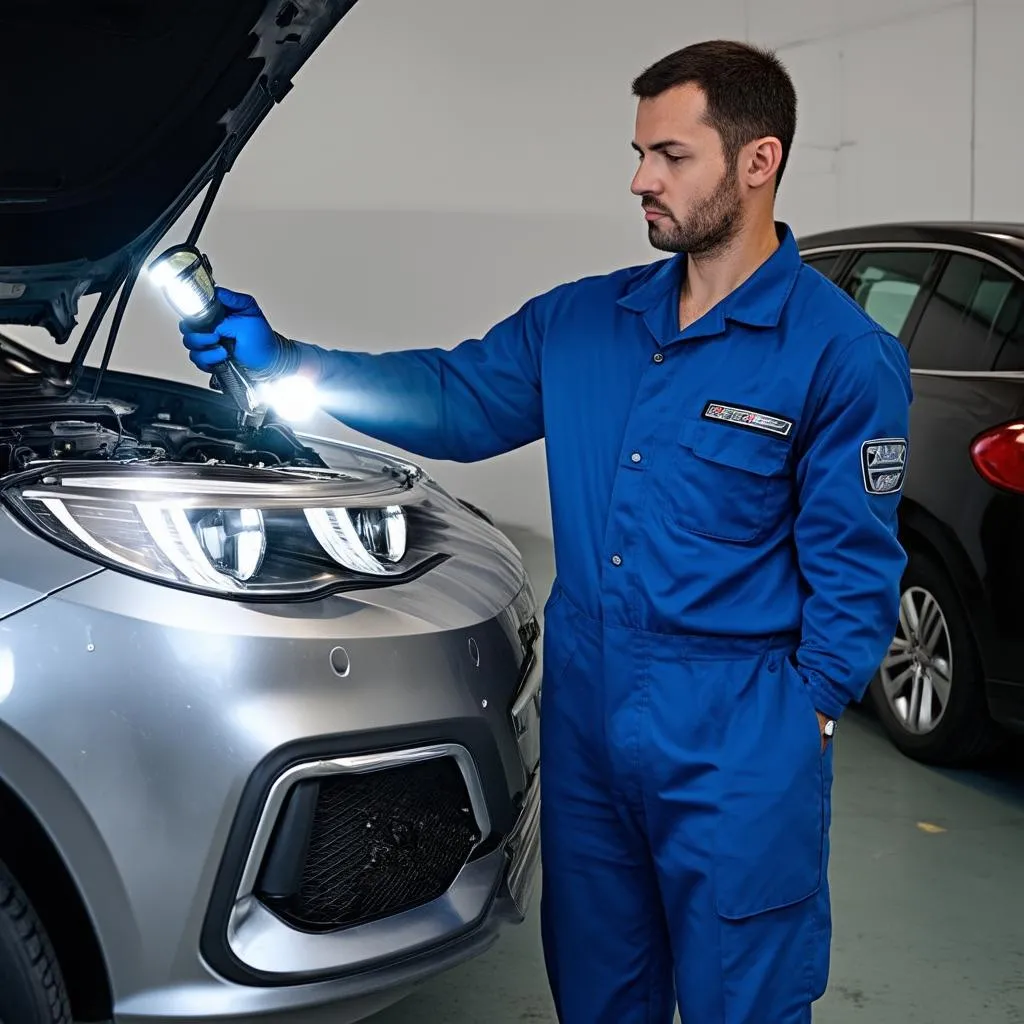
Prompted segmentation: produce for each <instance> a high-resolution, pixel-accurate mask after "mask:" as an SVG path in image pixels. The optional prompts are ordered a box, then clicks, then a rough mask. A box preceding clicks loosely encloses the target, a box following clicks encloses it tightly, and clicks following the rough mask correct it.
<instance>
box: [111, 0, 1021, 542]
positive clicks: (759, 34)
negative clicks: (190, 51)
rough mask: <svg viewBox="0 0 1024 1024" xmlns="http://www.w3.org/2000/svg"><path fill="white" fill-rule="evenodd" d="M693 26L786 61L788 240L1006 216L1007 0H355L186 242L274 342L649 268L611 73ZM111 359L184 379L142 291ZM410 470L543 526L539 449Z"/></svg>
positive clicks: (378, 330) (461, 330)
mask: <svg viewBox="0 0 1024 1024" xmlns="http://www.w3.org/2000/svg"><path fill="white" fill-rule="evenodd" d="M714 36H726V37H733V38H746V39H749V40H751V41H755V42H758V43H763V44H768V45H771V46H774V47H776V48H777V49H778V51H779V53H780V55H781V56H782V57H783V59H784V60H785V61H786V63H787V64H788V66H789V67H790V69H791V71H792V73H793V75H794V78H795V80H796V84H797V88H798V91H799V97H800V104H801V109H800V120H799V126H798V132H797V147H796V151H795V153H794V155H793V158H792V164H791V168H790V170H789V171H788V174H787V180H786V181H785V183H784V185H783V189H782V194H781V196H780V215H781V216H782V217H784V218H785V219H787V220H789V221H790V223H792V224H793V225H794V227H795V229H796V231H797V233H798V234H799V233H805V232H809V231H813V230H817V229H820V228H826V227H831V226H834V225H843V224H851V223H856V222H858V221H865V220H886V219H896V218H899V219H906V218H969V217H972V216H973V217H976V218H985V217H992V218H1001V219H1020V220H1024V196H1022V191H1021V185H1020V182H1019V180H1018V175H1019V168H1020V167H1022V166H1024V129H1022V128H1021V126H1020V120H1019V117H1018V116H1017V115H1018V110H1019V99H1018V97H1020V96H1021V95H1024V61H1022V60H1021V40H1022V39H1024V0H973V2H972V0H966V2H948V0H713V2H712V0H630V2H629V3H621V2H614V3H613V2H611V0H516V2H510V0H360V3H359V4H357V6H356V8H355V9H354V10H353V11H352V13H351V14H350V15H348V17H347V18H346V19H345V21H344V22H343V23H342V25H341V26H340V27H339V28H338V29H337V30H336V32H335V34H334V36H333V38H331V39H330V40H329V41H328V43H327V44H325V46H324V47H323V48H322V49H321V51H319V52H318V53H317V54H316V55H315V57H314V58H313V60H312V61H311V63H310V64H309V65H307V67H306V68H305V69H304V70H303V71H302V73H301V74H300V76H299V77H298V79H297V80H296V87H295V89H294V91H293V92H292V93H291V95H290V96H288V98H287V99H286V100H285V102H284V104H283V105H282V106H281V107H280V108H279V109H278V110H276V111H274V112H273V113H272V115H271V116H270V118H269V119H268V120H267V121H266V122H265V124H264V125H263V127H262V128H261V130H260V132H259V133H258V135H257V136H256V138H254V139H253V140H252V142H251V143H250V145H249V147H248V148H247V149H246V151H245V152H244V153H243V155H242V157H241V158H240V160H239V162H238V163H237V165H236V167H235V169H234V170H233V171H232V173H231V174H230V176H229V178H228V181H227V182H226V183H225V187H224V191H223V193H222V196H221V199H220V201H219V206H218V209H217V212H216V214H215V216H214V217H213V219H212V221H211V223H210V226H209V229H208V232H207V234H206V235H205V237H204V243H205V245H206V248H207V250H208V251H209V252H210V254H211V256H212V257H213V259H214V261H215V265H216V269H217V271H218V276H219V279H220V280H221V281H222V283H224V284H227V285H229V286H234V287H237V288H240V289H243V290H249V291H252V292H254V293H255V294H256V295H257V296H258V297H259V298H260V299H261V301H262V302H263V304H264V306H265V308H266V309H267V310H268V311H269V312H270V314H271V315H272V317H273V320H274V323H275V326H277V327H278V328H279V329H280V330H282V331H284V332H286V333H290V334H292V335H293V336H297V337H307V338H311V339H315V340H318V341H320V342H321V343H324V344H328V345H332V344H333V345H339V346H352V347H360V348H370V349H377V350H379V349H388V348H401V347H408V346H413V345H420V344H429V345H435V344H440V345H446V346H447V345H451V344H453V343H455V342H456V341H458V340H460V339H462V338H464V337H467V336H476V335H479V333H481V332H483V331H484V330H486V328H487V327H488V326H489V325H490V324H491V323H492V322H493V321H494V320H495V319H496V318H498V317H500V316H502V315H504V314H505V313H507V312H510V311H511V310H512V309H514V308H515V307H516V306H518V305H519V304H520V302H521V301H522V300H523V299H525V298H526V297H528V296H529V295H531V294H533V293H535V292H537V291H539V290H542V289H546V288H547V287H549V286H551V285H553V284H555V283H557V282H558V281H560V280H563V279H567V278H571V277H575V276H579V275H582V274H585V273H591V272H595V271H600V270H605V269H611V268H614V267H616V266H621V265H625V264H629V263H634V262H642V261H646V260H648V259H651V258H654V257H655V256H657V255H659V254H656V253H654V252H652V251H651V250H650V249H649V248H648V247H647V244H646V232H645V228H644V225H643V222H642V220H641V218H640V215H639V212H638V201H637V200H636V199H635V198H634V197H632V196H631V195H630V193H629V189H628V186H629V180H630V177H631V175H632V173H633V169H634V166H635V165H634V156H633V154H632V153H631V151H630V148H629V142H630V139H631V136H632V128H633V114H634V102H633V100H632V98H631V96H630V92H629V84H630V81H631V79H632V78H633V76H634V75H636V74H637V73H638V72H639V71H641V70H642V69H643V68H644V67H645V66H646V65H647V64H649V63H651V62H653V61H654V60H656V59H657V58H659V57H661V56H663V55H664V54H665V53H667V52H668V51H670V50H672V49H674V48H676V47H678V46H682V45H685V44H686V43H689V42H693V41H696V40H699V39H702V38H708V37H714ZM116 362H117V365H119V366H121V367H124V368H130V369H136V370H144V371H147V372H154V373H161V374H166V375H170V376H177V377H186V378H188V377H189V376H190V372H189V371H190V367H189V364H188V363H187V362H185V360H184V357H183V355H182V353H181V351H180V349H179V348H178V346H177V335H176V334H175V332H174V329H173V322H172V321H171V319H170V318H169V316H168V315H167V312H166V311H165V310H164V309H163V308H160V307H158V306H156V305H154V304H153V303H152V301H151V299H150V298H149V297H148V296H146V295H144V294H143V295H140V296H139V297H138V299H137V300H136V302H135V307H134V309H133V310H132V311H131V312H130V314H129V316H128V317H127V319H126V322H125V325H124V328H123V335H122V339H121V343H120V345H119V352H118V358H117V360H116ZM196 379H197V378H196ZM323 426H325V425H324V424H323V423H320V424H318V427H323ZM328 429H330V430H331V431H332V432H333V433H335V434H337V435H338V436H342V437H354V436H355V435H352V434H351V433H349V432H348V431H346V430H345V429H344V428H339V427H336V426H333V425H328ZM357 440H361V441H365V440H366V439H365V438H357ZM428 465H429V466H430V468H431V469H432V470H433V471H435V472H436V473H437V474H438V475H439V476H440V478H441V479H442V480H444V481H445V482H447V483H448V484H450V485H451V486H452V487H453V488H455V489H456V490H458V491H460V492H461V493H463V494H464V495H466V496H467V497H469V498H471V499H473V500H476V501H479V502H480V503H482V504H484V505H486V506H488V507H490V508H491V509H493V510H494V511H496V512H498V513H499V515H501V517H502V518H503V519H504V520H506V521H508V522H512V523H517V524H520V525H523V526H527V527H531V528H533V529H537V530H540V531H546V530H547V529H548V505H547V497H546V490H545V488H546V484H545V478H544V462H543V452H542V449H541V447H540V446H539V445H535V446H533V447H531V448H530V449H527V450H526V451H524V452H520V453H517V454H515V455H511V456H504V457H500V458H498V459H495V460H492V461H491V462H489V463H486V464H482V465H476V466H471V467H463V466H456V465H447V464H446V465H443V466H438V465H436V464H428Z"/></svg>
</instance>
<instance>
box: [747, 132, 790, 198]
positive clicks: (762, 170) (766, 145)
mask: <svg viewBox="0 0 1024 1024" xmlns="http://www.w3.org/2000/svg"><path fill="white" fill-rule="evenodd" d="M781 165H782V143H781V142H780V141H779V140H778V139H776V138H774V137H773V136H768V137H766V138H763V139H757V140H755V141H754V142H751V143H749V144H748V145H746V146H744V147H743V149H742V151H741V152H740V159H739V172H740V181H742V182H743V183H744V184H745V185H747V186H748V187H750V188H762V187H763V186H765V185H767V184H769V183H771V182H772V181H774V180H775V178H776V176H777V175H778V172H779V167H780V166H781Z"/></svg>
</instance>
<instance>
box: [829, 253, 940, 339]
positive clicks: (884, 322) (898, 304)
mask: <svg viewBox="0 0 1024 1024" xmlns="http://www.w3.org/2000/svg"><path fill="white" fill-rule="evenodd" d="M933 258H934V253H932V252H931V251H930V250H926V249H910V250H903V251H899V250H892V251H889V250H878V251H874V252H865V253H862V254H861V255H860V256H858V257H857V259H856V260H855V261H854V264H853V266H852V267H851V268H850V272H849V274H848V275H847V278H846V283H845V284H844V288H845V289H846V291H847V292H849V293H850V295H852V296H853V298H854V299H855V300H856V301H857V302H858V303H859V304H860V305H861V306H862V307H863V308H864V311H865V312H866V313H867V315H868V316H869V317H871V319H872V320H874V321H875V322H876V323H878V324H880V325H881V326H882V327H884V328H885V329H886V330H887V331H889V333H890V334H895V335H896V337H897V338H901V339H903V329H904V326H905V325H906V322H907V317H908V316H909V315H910V310H911V307H912V306H913V305H914V300H915V299H916V298H917V296H918V294H919V293H920V291H921V288H922V287H923V286H924V280H925V276H926V275H927V273H928V268H929V267H930V266H931V263H932V259H933ZM903 340H904V341H905V340H906V339H903Z"/></svg>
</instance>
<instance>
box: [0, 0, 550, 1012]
mask: <svg viewBox="0 0 1024 1024" xmlns="http://www.w3.org/2000/svg"><path fill="white" fill-rule="evenodd" d="M94 6H95V11H92V8H93V7H94ZM351 6H352V0H333V2H331V0H321V2H311V0H305V2H300V0H295V2H287V0H286V2H283V3H282V2H281V0H274V2H264V0H233V2H232V3H230V4H209V3H194V2H179V3H177V4H172V5H166V4H148V3H138V4H109V3H103V4H98V5H92V4H88V3H85V4H78V5H75V6H74V11H73V12H72V8H71V7H70V6H69V7H68V8H67V13H66V15H65V14H62V15H60V16H59V17H53V16H51V17H50V22H52V24H51V23H49V22H46V21H45V20H43V19H44V18H45V13H44V12H43V9H44V8H47V7H48V5H31V4H29V5H7V6H6V7H5V9H4V12H3V13H0V31H3V32H4V38H5V39H9V40H14V39H16V38H17V39H21V40H23V41H24V42H25V45H24V46H12V47H10V48H9V49H10V50H11V54H10V58H11V60H12V61H13V62H14V63H13V65H12V66H8V67H7V68H6V69H5V70H6V71H7V72H9V73H11V74H13V75H15V76H16V77H17V75H18V74H19V73H20V71H24V72H25V75H26V80H28V79H31V80H32V81H33V83H34V84H33V87H32V89H31V90H30V91H28V92H25V93H24V95H23V96H22V100H21V101H19V103H17V104H14V105H13V106H12V105H8V107H7V108H6V109H7V113H5V115H4V117H5V122H6V121H7V120H8V119H10V120H13V121H14V122H15V124H14V128H13V130H12V133H10V134H9V135H8V136H7V137H6V138H5V147H9V148H7V151H8V152H9V153H16V154H17V161H16V163H17V173H16V174H14V173H12V174H8V173H7V170H6V168H7V167H8V165H9V161H7V160H6V159H5V161H4V165H5V169H4V170H3V171H2V172H0V322H3V323H6V324H28V325H35V326H37V327H38V326H43V327H45V328H47V330H48V331H49V333H50V335H52V337H53V338H54V339H55V340H56V342H58V343H60V342H67V341H68V340H69V338H70V337H71V335H72V332H73V330H74V329H75V327H76V315H77V304H78V300H79V298H80V297H81V296H82V295H85V294H88V293H96V294H98V296H99V298H98V302H97V306H96V309H95V311H94V313H93V315H92V317H91V319H89V321H88V322H87V323H85V324H84V325H82V329H81V331H80V337H78V338H77V339H76V343H75V345H74V346H71V351H70V352H69V353H68V355H67V358H62V359H57V358H56V357H55V354H54V355H53V356H51V354H49V353H47V354H45V355H44V354H40V353H39V351H38V349H37V348H32V349H30V348H29V347H26V345H24V344H21V343H18V342H15V341H13V340H11V339H10V338H4V339H3V340H0V502H2V510H0V1022H2V1024H43V1022H47V1024H61V1022H66V1021H71V1020H74V1021H78V1022H86V1021H110V1020H114V1021H117V1022H120V1024H128V1022H131V1024H143V1022H146V1024H171V1022H176V1024H182V1022H185V1021H194V1022H199V1021H202V1022H208V1024H215V1022H227V1021H232V1022H235V1024H240V1022H247V1021H257V1020H258V1021H260V1022H261V1024H270V1022H271V1021H275V1020H281V1021H282V1022H283V1021H288V1022H290V1024H313V1022H326V1021H330V1022H331V1024H343V1022H346V1021H355V1020H361V1019H364V1018H365V1017H366V1016H368V1015H370V1014H372V1013H374V1012H376V1011H377V1010H379V1009H381V1008H383V1007H384V1006H386V1005H389V1004H391V1003H393V1002H395V1001H396V1000H398V999H399V998H401V997H403V996H405V995H406V994H408V993H409V992H410V991H411V990H412V989H413V987H414V986H415V985H416V984H417V983H418V982H420V981H421V980H423V979H424V978H426V977H428V976H430V975H433V974H436V973H437V972H440V971H443V970H446V969H448V968H449V967H451V966H453V965H455V964H457V963H459V962H461V961H464V960H465V959H467V958H469V957H472V956H474V955H476V954H478V953H480V952H481V951H483V950H484V949H486V948H488V947H489V946H490V945H491V943H492V942H493V941H494V939H495V938H496V936H497V935H498V933H499V932H500V930H501V929H502V927H503V925H505V924H506V923H517V922H519V921H521V920H522V919H523V916H524V914H525V911H526V908H527V906H528V904H529V902H530V900H531V898H532V893H533V888H534V881H535V876H536V865H537V852H538V817H539V790H538V780H539V769H538V764H539V748H538V735H537V731H538V728H539V714H540V677H539V667H538V666H539V664H540V660H541V659H540V650H539V649H538V643H539V635H540V629H539V626H538V620H537V608H536V606H535V600H534V595H533V592H532V590H531V586H530V581H529V579H528V577H527V574H526V572H525V570H524V567H523V564H522V561H521V559H520V556H519V553H518V552H517V550H516V549H515V548H514V546H513V545H512V544H511V543H510V542H509V541H508V539H507V538H506V537H505V536H504V535H503V534H502V533H501V532H499V530H497V529H496V528H495V527H494V526H493V524H492V523H491V522H490V520H489V519H488V518H487V517H486V516H485V514H484V513H482V512H480V511H479V510H476V509H474V508H472V507H471V506H469V505H468V504H466V503H464V502H462V501H459V500H458V499H456V498H454V497H452V496H451V495H450V494H449V493H447V492H446V491H445V490H444V488H443V487H442V486H441V485H440V484H438V483H437V482H436V481H434V480H433V479H430V478H429V477H428V476H426V475H425V474H424V473H423V472H421V471H420V470H419V469H417V468H416V467H415V466H413V465H409V464H407V463H406V462H404V461H402V460H400V459H397V458H394V457H391V456H387V455H383V454H378V453H376V452H374V451H370V450H366V449H362V448H357V447H354V446H351V445H343V444H338V443H335V442H331V441H327V440H322V439H318V438H315V437H306V436H302V435H300V434H297V433H296V432H295V430H294V429H293V427H292V426H290V425H289V424H288V422H286V421H284V420H282V419H281V418H280V417H279V416H278V415H277V414H275V413H274V411H273V410H264V414H263V415H262V416H261V419H260V421H259V422H258V423H256V424H254V422H253V421H251V420H249V419H243V417H242V416H241V414H240V413H239V412H238V410H237V409H236V407H235V405H234V404H233V403H232V402H231V401H230V400H229V399H228V397H227V396H225V395H223V394H221V393H219V392H218V391H216V390H214V389H212V388H205V387H198V386H197V387H193V386H188V385H183V384H177V383H168V382H164V381H160V380H156V379H151V378H146V377H139V376H131V375H126V374H120V373H115V372H111V371H109V370H108V369H107V366H108V362H109V358H108V357H109V355H110V351H111V349H112V347H113V343H114V338H115V336H116V332H117V326H118V324H119V323H120V319H121V315H122V313H123V309H124V304H125V303H126V302H127V301H128V296H129V294H130V292H131V288H132V285H133V284H134V282H135V280H136V277H137V276H138V275H139V273H140V271H141V270H142V268H143V266H144V262H145V260H146V258H147V256H149V255H151V253H152V251H153V248H154V246H155V245H156V244H157V243H158V242H159V241H160V240H161V239H162V238H163V237H164V235H165V234H166V233H167V231H168V230H169V229H170V227H171V226H172V225H173V224H174V223H175V222H176V221H177V219H179V218H180V216H181V214H182V212H183V211H184V210H186V209H187V207H188V206H189V205H190V204H191V203H192V202H193V200H197V199H198V198H199V197H200V195H201V193H202V192H203V190H204V189H206V190H207V194H206V198H207V199H209V198H211V197H212V194H213V193H215V191H216V187H217V185H218V184H219V181H220V179H221V177H222V175H223V173H224V171H225V170H226V169H227V168H228V167H229V166H230V164H231V161H232V160H233V159H234V157H235V156H236V155H237V152H238V150H239V149H240V148H241V146H242V144H243V143H244V141H245V140H246V139H247V138H248V137H249V136H250V135H251V133H252V131H253V130H254V129H255V128H256V126H257V125H258V123H259V122H260V121H261V119H262V118H263V117H264V116H265V114H266V113H267V111H268V110H269V108H270V107H271V106H272V105H273V102H274V101H275V100H277V99H280V97H281V96H282V95H283V94H284V92H285V91H286V90H287V88H288V84H289V83H290V81H291V79H292V77H293V76H294V74H295V72H296V71H297V70H298V68H299V67H300V66H301V65H302V64H303V62H304V61H305V60H306V59H307V58H308V56H309V55H310V54H311V53H312V52H313V50H314V49H315V48H316V46H317V45H318V44H319V43H320V42H321V41H322V39H323V38H324V37H325V35H326V34H327V33H328V31H329V30H331V29H332V28H333V27H334V26H335V25H336V23H337V22H339V21H340V19H341V17H342V15H343V14H345V13H346V12H347V11H348V9H349V8H350V7H351ZM30 43H31V45H29V44H30ZM19 61H21V62H22V67H21V68H20V70H19V65H18V62H19ZM143 74H144V76H145V81H146V83H147V84H146V89H145V92H146V96H145V99H144V101H143V99H142V98H140V96H139V95H138V93H139V92H140V91H142V90H140V89H137V88H134V87H132V88H129V87H128V86H129V85H130V83H133V82H137V81H139V79H140V76H141V75H143ZM86 93H88V96H89V99H90V102H89V103H86V102H85V101H84V99H83V101H82V103H81V104H80V105H78V106H77V109H78V113H76V114H75V116H71V115H70V113H69V111H70V109H71V108H72V107H74V106H76V100H75V98H76V97H84V95H85V94H86ZM143 102H144V103H145V112H146V116H145V117H143V116H141V113H140V112H141V111H142V109H143V106H142V105H143ZM122 115H123V117H122ZM19 125H20V126H21V130H23V132H24V134H23V136H21V137H19V136H18V127H19ZM90 132H92V133H94V134H93V135H91V136H90ZM199 205H200V213H199V218H198V220H197V221H196V225H195V228H194V229H193V233H192V238H191V241H193V242H194V241H195V240H196V237H197V236H198V233H199V229H200V227H201V226H202V221H203V219H204V218H205V216H206V214H207V213H208V212H209V205H210V204H209V202H203V203H200V204H199ZM104 317H106V319H107V320H108V321H109V323H110V324H111V325H112V326H111V328H110V331H109V334H108V335H107V336H106V339H105V341H104V344H105V351H104V358H103V359H102V360H100V361H99V365H98V366H93V365H91V364H90V365H89V366H87V365H86V355H87V353H88V351H89V347H90V345H91V344H93V342H94V341H95V339H96V338H97V337H98V336H99V335H98V327H99V325H100V322H101V320H102V319H103V318H104ZM9 330H10V329H9ZM174 330H175V328H174V323H173V319H172V320H170V322H169V324H168V331H169V334H173V333H174Z"/></svg>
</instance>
